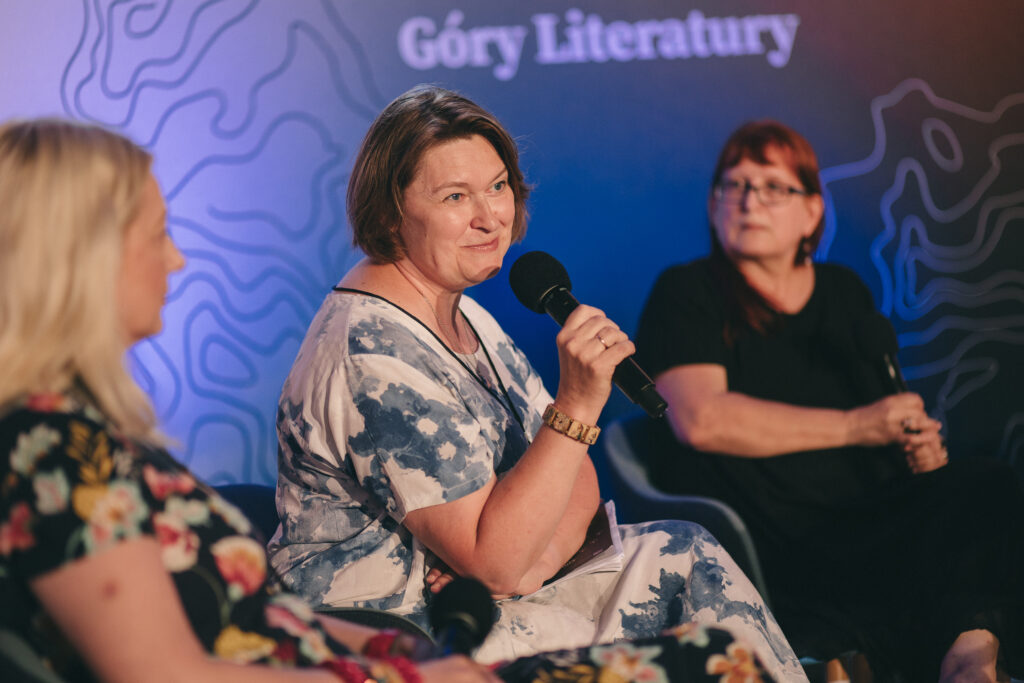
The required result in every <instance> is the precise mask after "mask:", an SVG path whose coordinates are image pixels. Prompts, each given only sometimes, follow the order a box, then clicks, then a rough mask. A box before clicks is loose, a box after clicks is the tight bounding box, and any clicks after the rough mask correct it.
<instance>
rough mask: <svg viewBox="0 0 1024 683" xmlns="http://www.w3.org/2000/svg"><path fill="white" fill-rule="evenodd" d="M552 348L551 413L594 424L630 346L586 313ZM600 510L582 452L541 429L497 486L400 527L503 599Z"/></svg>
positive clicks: (574, 544) (568, 551) (572, 319)
mask: <svg viewBox="0 0 1024 683" xmlns="http://www.w3.org/2000/svg"><path fill="white" fill-rule="evenodd" d="M598 334H600V335H601V338H602V339H604V340H605V344H607V348H606V346H605V344H602V343H601V342H599V341H597V335H598ZM556 341H557V343H558V350H559V366H560V370H561V378H560V382H559V389H558V395H557V396H556V397H555V405H557V406H558V407H559V408H560V409H561V410H562V411H563V412H565V413H566V414H568V415H570V416H571V417H573V418H575V419H577V420H579V421H581V422H584V423H587V424H591V425H592V424H596V423H597V419H598V417H599V416H600V414H601V409H602V408H603V407H604V404H605V401H607V399H608V395H609V394H610V393H611V375H612V373H613V372H614V370H615V366H616V365H617V364H618V363H619V362H620V361H621V360H622V359H623V358H625V357H626V356H628V355H630V354H632V353H633V351H634V350H635V349H634V347H633V344H632V342H630V341H629V340H628V339H627V337H626V335H625V334H624V333H623V332H622V331H621V330H619V329H618V327H617V326H615V324H614V323H612V322H611V321H610V320H608V319H607V318H606V317H605V316H604V314H603V313H601V312H600V311H598V310H597V309H594V308H590V307H588V306H580V307H579V308H577V309H576V310H575V311H574V312H573V313H572V315H570V316H569V318H568V319H567V320H566V323H565V326H564V327H563V328H562V330H561V332H559V334H558V337H557V340H556ZM598 503H599V496H598V491H597V479H596V476H595V475H594V474H593V464H592V463H591V462H590V459H589V457H588V456H587V446H586V445H585V444H582V443H579V442H577V441H575V440H573V439H570V438H568V437H566V436H565V435H563V434H559V433H557V432H555V431H554V430H552V429H549V428H547V427H543V428H541V430H540V431H539V432H538V433H537V436H536V438H534V440H533V443H531V444H530V446H529V448H527V449H526V452H525V453H524V454H523V456H522V458H520V460H519V462H518V463H517V464H516V466H515V467H513V468H512V469H511V470H510V471H509V472H508V473H507V474H506V475H505V476H504V477H503V478H502V480H501V481H500V482H499V481H497V479H494V478H492V479H491V481H490V482H488V483H487V485H486V486H484V487H483V488H482V489H480V490H478V491H475V492H474V493H472V494H469V495H467V496H464V497H463V498H460V499H458V500H455V501H452V502H450V503H444V504H441V505H434V506H431V507H427V508H422V509H419V510H415V511H413V512H410V513H409V514H408V515H407V516H406V518H405V520H404V522H403V523H404V524H405V525H406V527H408V529H409V530H410V531H411V532H412V533H413V535H415V536H416V537H417V538H419V539H420V540H421V541H422V542H423V543H424V544H425V545H426V546H427V547H428V548H430V549H431V550H432V551H433V552H434V553H435V554H436V555H437V556H438V557H440V558H441V559H442V560H443V561H444V562H445V563H446V564H448V566H449V567H451V568H452V570H454V571H455V572H456V573H458V574H460V575H463V576H472V577H474V578H476V579H479V580H480V581H482V582H483V583H484V585H486V586H487V587H488V589H490V591H491V592H492V593H495V594H509V593H513V592H516V591H517V590H518V589H519V588H520V586H521V584H522V583H523V580H524V578H525V577H526V576H527V573H528V572H534V573H536V568H535V567H536V565H537V563H538V562H539V561H540V560H541V558H542V557H544V556H545V554H546V553H548V555H547V556H546V558H545V563H551V562H554V561H555V560H556V559H557V558H558V557H559V556H560V555H564V557H563V558H562V559H561V562H564V561H565V560H566V559H568V558H569V557H571V556H572V554H573V553H574V552H575V551H576V550H577V549H578V548H579V546H580V544H582V542H583V538H584V536H585V535H586V530H587V527H588V525H589V523H590V520H591V518H592V517H593V515H594V512H595V511H596V510H597V505H598ZM552 544H554V545H552ZM559 566H560V564H559ZM555 570H557V567H555ZM555 570H552V573H553V572H554V571H555ZM531 576H532V574H531ZM534 578H535V577H534Z"/></svg>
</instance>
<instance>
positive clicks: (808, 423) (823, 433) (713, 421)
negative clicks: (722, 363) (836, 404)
mask: <svg viewBox="0 0 1024 683" xmlns="http://www.w3.org/2000/svg"><path fill="white" fill-rule="evenodd" d="M668 418H669V423H670V425H671V427H672V430H673V432H674V433H675V435H676V438H678V439H679V440H680V441H681V442H683V443H685V444H687V445H689V446H691V447H693V448H696V449H697V450H700V451H706V452H712V453H727V454H730V455H736V456H741V457H748V458H765V457H772V456H776V455H781V454H784V453H794V452H798V451H807V450H817V449H825V448H838V447H841V446H846V445H850V443H851V433H850V432H851V429H850V420H849V416H848V415H847V413H846V412H845V411H842V410H835V409H829V408H806V407H801V406H793V405H789V404H786V403H779V402H776V401H766V400H762V399H757V398H753V397H750V396H747V395H745V394H740V393H737V392H722V393H719V394H715V395H713V396H708V397H705V398H704V399H703V400H702V401H701V402H700V405H699V406H690V407H687V406H674V407H672V408H670V410H669V412H668Z"/></svg>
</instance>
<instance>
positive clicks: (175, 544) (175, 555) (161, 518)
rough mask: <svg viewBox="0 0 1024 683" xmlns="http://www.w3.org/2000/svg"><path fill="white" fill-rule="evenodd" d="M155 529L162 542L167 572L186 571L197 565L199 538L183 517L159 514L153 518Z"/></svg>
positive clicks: (162, 554)
mask: <svg viewBox="0 0 1024 683" xmlns="http://www.w3.org/2000/svg"><path fill="white" fill-rule="evenodd" d="M153 527H154V529H155V531H156V537H157V540H158V541H160V556H161V558H162V559H163V563H164V567H166V568H167V571H169V572H181V571H185V570H186V569H188V568H190V567H192V566H193V565H194V564H195V563H196V557H197V556H198V554H199V536H197V535H196V533H195V532H194V531H192V529H191V528H190V527H189V526H188V525H187V524H185V522H184V520H183V519H181V517H178V516H176V515H169V514H166V513H164V512H160V513H157V514H156V515H154V516H153Z"/></svg>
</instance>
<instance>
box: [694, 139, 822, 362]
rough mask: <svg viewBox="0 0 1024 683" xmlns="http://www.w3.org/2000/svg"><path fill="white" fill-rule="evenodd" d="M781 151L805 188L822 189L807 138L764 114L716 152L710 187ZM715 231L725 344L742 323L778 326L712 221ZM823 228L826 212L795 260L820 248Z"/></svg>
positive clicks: (714, 264)
mask: <svg viewBox="0 0 1024 683" xmlns="http://www.w3.org/2000/svg"><path fill="white" fill-rule="evenodd" d="M771 153H775V154H778V155H779V156H780V157H781V158H782V162H783V163H784V164H786V165H787V166H788V167H789V168H790V170H792V171H793V173H794V174H795V175H796V177H797V179H798V180H799V181H800V184H801V185H802V186H803V187H802V189H803V190H804V191H805V192H807V193H808V194H809V195H820V194H821V179H820V178H819V177H818V157H817V155H815V153H814V148H812V147H811V143H809V142H808V141H807V139H806V138H805V137H804V136H802V135H800V133H797V132H796V131H795V130H793V129H792V128H790V127H789V126H787V125H785V124H782V123H779V122H778V121H772V120H770V119H762V120H759V121H750V122H749V123H745V124H743V125H742V126H740V127H739V128H737V129H736V130H735V131H733V133H732V135H730V136H729V139H728V140H726V141H725V145H724V146H723V147H722V151H721V153H720V154H719V155H718V163H717V164H715V170H714V173H713V174H712V176H711V188H712V192H713V191H714V188H715V187H717V186H718V184H719V183H720V182H721V181H722V174H724V173H725V172H726V171H727V170H728V169H730V168H732V167H733V166H736V165H737V164H739V163H740V162H741V161H743V160H744V159H750V160H751V161H753V162H754V163H757V164H768V163H771V162H770V160H769V159H768V155H769V154H771ZM708 227H709V229H710V231H711V272H712V276H713V277H714V279H715V280H716V282H717V284H718V286H719V288H720V289H721V290H722V292H723V294H724V296H725V300H726V302H727V304H726V308H727V310H726V321H725V326H724V328H723V330H722V333H723V337H724V339H725V342H726V344H727V345H729V346H732V345H733V344H734V343H735V341H736V339H737V337H738V336H739V335H740V334H741V330H742V329H743V326H744V325H748V326H749V327H751V328H752V329H753V330H755V331H756V332H758V333H761V334H764V333H767V332H771V331H772V330H774V329H776V328H777V327H778V325H779V323H780V321H781V316H780V315H779V313H778V311H776V310H775V309H774V308H772V306H771V305H770V304H769V303H768V301H767V300H766V299H765V298H764V297H763V296H761V294H759V293H758V292H757V291H756V290H755V289H754V288H753V287H751V286H750V284H749V283H748V282H747V280H746V278H744V277H743V275H742V274H741V273H740V272H739V270H737V269H736V266H735V264H733V263H732V261H730V260H729V257H728V256H726V254H725V250H724V249H723V248H722V244H721V243H720V242H719V241H718V235H717V234H716V233H715V226H714V225H712V224H711V222H710V221H708ZM824 232H825V216H824V213H823V214H822V218H821V220H820V221H818V225H817V226H815V228H814V232H812V233H811V234H810V236H808V237H805V238H804V239H803V240H801V242H800V246H799V248H798V249H797V252H796V258H795V265H800V264H801V263H804V262H807V261H809V260H810V258H811V255H812V254H813V253H814V250H815V249H817V248H818V243H819V242H821V237H822V235H823V234H824Z"/></svg>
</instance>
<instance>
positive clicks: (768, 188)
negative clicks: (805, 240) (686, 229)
mask: <svg viewBox="0 0 1024 683" xmlns="http://www.w3.org/2000/svg"><path fill="white" fill-rule="evenodd" d="M747 192H753V193H754V195H755V196H756V197H757V201H759V202H761V204H762V205H764V206H779V205H780V204H785V203H786V202H788V201H789V200H790V199H791V198H792V197H793V195H800V196H801V197H806V196H807V195H809V194H810V192H808V191H807V190H801V189H800V188H799V187H793V186H792V185H782V184H780V183H774V182H768V183H765V184H764V185H754V184H753V183H751V182H750V181H749V180H723V181H722V182H720V183H718V184H717V185H715V189H714V196H715V199H717V200H718V201H721V202H728V203H729V204H739V203H740V202H742V201H743V200H744V198H746V196H747Z"/></svg>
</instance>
